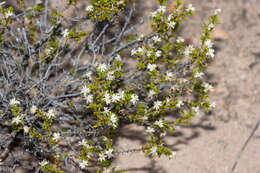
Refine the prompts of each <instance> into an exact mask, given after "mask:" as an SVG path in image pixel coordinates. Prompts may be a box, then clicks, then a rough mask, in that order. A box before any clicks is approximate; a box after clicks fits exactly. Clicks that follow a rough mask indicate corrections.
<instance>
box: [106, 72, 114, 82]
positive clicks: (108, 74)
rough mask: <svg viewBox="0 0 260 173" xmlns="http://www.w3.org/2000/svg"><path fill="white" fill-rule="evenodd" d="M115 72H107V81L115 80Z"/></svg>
mask: <svg viewBox="0 0 260 173" xmlns="http://www.w3.org/2000/svg"><path fill="white" fill-rule="evenodd" d="M114 73H115V72H114V71H109V72H108V73H107V80H110V81H111V80H114V79H115V76H114V75H113V74H114Z"/></svg>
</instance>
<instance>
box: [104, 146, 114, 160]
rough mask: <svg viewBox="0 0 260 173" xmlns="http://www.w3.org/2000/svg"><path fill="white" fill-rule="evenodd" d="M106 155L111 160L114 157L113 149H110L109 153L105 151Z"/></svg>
mask: <svg viewBox="0 0 260 173" xmlns="http://www.w3.org/2000/svg"><path fill="white" fill-rule="evenodd" d="M105 154H106V155H107V157H108V158H109V159H110V158H112V157H113V149H111V148H110V149H109V150H107V151H105Z"/></svg>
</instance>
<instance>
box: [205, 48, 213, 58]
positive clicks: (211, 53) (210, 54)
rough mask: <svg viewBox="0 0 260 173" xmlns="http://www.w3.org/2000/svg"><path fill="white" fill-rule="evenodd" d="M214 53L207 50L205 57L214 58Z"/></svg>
mask: <svg viewBox="0 0 260 173" xmlns="http://www.w3.org/2000/svg"><path fill="white" fill-rule="evenodd" d="M214 52H215V51H214V49H209V50H208V52H207V53H206V55H207V56H209V57H211V58H214V57H215V54H214Z"/></svg>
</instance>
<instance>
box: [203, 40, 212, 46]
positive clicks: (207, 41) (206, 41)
mask: <svg viewBox="0 0 260 173" xmlns="http://www.w3.org/2000/svg"><path fill="white" fill-rule="evenodd" d="M204 44H205V46H207V47H208V48H211V47H212V43H211V41H210V40H209V39H207V40H205V43H204Z"/></svg>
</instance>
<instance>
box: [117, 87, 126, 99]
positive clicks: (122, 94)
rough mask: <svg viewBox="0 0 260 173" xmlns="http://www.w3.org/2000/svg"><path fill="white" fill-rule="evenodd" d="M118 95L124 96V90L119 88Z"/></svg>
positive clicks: (121, 97)
mask: <svg viewBox="0 0 260 173" xmlns="http://www.w3.org/2000/svg"><path fill="white" fill-rule="evenodd" d="M118 96H119V98H120V99H123V98H124V97H125V91H123V90H121V89H120V90H119V91H118Z"/></svg>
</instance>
